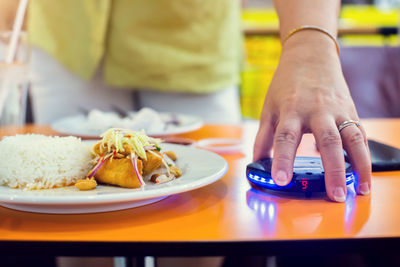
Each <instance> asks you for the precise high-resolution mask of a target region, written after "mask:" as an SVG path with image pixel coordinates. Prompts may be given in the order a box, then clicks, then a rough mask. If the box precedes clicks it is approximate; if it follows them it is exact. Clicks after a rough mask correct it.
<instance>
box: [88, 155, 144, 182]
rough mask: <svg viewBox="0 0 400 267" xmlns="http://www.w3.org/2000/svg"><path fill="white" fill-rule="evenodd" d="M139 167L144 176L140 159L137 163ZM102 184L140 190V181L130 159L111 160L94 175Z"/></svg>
mask: <svg viewBox="0 0 400 267" xmlns="http://www.w3.org/2000/svg"><path fill="white" fill-rule="evenodd" d="M136 162H137V167H138V170H139V173H140V175H142V169H143V163H142V161H141V160H140V159H138V160H137V161H136ZM94 177H95V178H96V180H97V181H98V182H100V183H105V184H112V185H117V186H120V187H125V188H139V187H140V181H139V178H138V177H137V176H136V173H135V170H134V169H133V166H132V162H131V160H130V159H128V158H123V159H118V158H114V159H112V160H111V159H109V160H107V161H106V162H105V163H104V164H103V166H101V168H100V169H99V170H98V171H97V172H96V174H95V175H94Z"/></svg>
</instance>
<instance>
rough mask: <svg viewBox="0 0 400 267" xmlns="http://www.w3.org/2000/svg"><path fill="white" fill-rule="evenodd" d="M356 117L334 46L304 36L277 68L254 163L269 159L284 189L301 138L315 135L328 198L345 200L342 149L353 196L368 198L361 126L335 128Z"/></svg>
mask: <svg viewBox="0 0 400 267" xmlns="http://www.w3.org/2000/svg"><path fill="white" fill-rule="evenodd" d="M347 120H356V121H357V120H358V115H357V112H356V109H355V106H354V104H353V101H352V99H351V96H350V93H349V90H348V88H347V85H346V82H345V80H344V77H343V74H342V71H341V66H340V62H339V58H338V56H337V54H336V50H335V46H334V43H333V42H332V40H330V39H329V38H326V36H324V35H323V34H321V33H318V32H311V31H304V32H299V33H297V34H296V35H293V36H292V37H291V38H289V39H288V40H287V42H286V43H285V45H284V47H283V50H282V55H281V59H280V62H279V66H278V68H277V70H276V72H275V75H274V77H273V79H272V82H271V85H270V87H269V90H268V93H267V96H266V99H265V103H264V107H263V110H262V115H261V121H260V127H259V130H258V133H257V137H256V141H255V144H254V160H255V161H256V160H258V159H261V158H264V157H271V149H272V147H273V148H274V161H273V165H272V177H273V179H274V181H275V183H276V184H278V185H286V184H288V183H289V182H290V181H291V179H292V175H293V161H294V158H295V156H296V150H297V147H298V145H299V143H300V141H301V137H302V134H303V133H310V132H311V133H313V134H314V137H315V139H316V142H317V145H318V148H319V150H320V152H321V158H322V163H323V166H324V169H325V185H326V192H327V194H328V197H329V198H330V199H331V200H333V201H337V202H343V201H345V199H346V180H345V164H344V155H343V148H344V149H345V150H346V152H347V153H348V155H349V158H350V161H351V164H352V166H353V170H354V172H355V173H356V175H357V176H358V185H357V192H358V193H359V194H362V195H367V194H369V192H370V185H371V160H370V156H369V150H368V143H367V139H366V134H365V131H364V129H363V128H362V126H361V127H360V128H357V127H356V126H355V125H350V126H348V127H346V128H344V129H343V130H342V131H341V132H340V133H339V131H338V126H339V125H340V124H341V123H342V122H344V121H347Z"/></svg>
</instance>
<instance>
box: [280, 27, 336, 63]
mask: <svg viewBox="0 0 400 267" xmlns="http://www.w3.org/2000/svg"><path fill="white" fill-rule="evenodd" d="M293 52H295V53H300V54H301V55H305V56H307V55H320V54H323V55H325V56H328V57H335V58H338V50H337V47H336V43H335V41H334V40H332V39H331V38H330V37H329V36H328V35H326V34H325V33H323V32H319V31H313V30H303V31H298V32H296V33H295V34H293V35H291V36H290V37H289V38H287V39H286V40H285V41H284V43H283V44H282V54H287V53H289V54H290V53H293Z"/></svg>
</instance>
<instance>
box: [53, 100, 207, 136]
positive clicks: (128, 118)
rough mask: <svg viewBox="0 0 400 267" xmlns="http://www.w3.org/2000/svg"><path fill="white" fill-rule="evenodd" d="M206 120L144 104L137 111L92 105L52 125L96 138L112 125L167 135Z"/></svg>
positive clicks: (197, 125)
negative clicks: (110, 109)
mask: <svg viewBox="0 0 400 267" xmlns="http://www.w3.org/2000/svg"><path fill="white" fill-rule="evenodd" d="M202 125H203V121H202V120H201V119H200V118H198V117H195V116H191V115H186V114H175V113H165V112H158V111H156V110H154V109H151V108H147V107H145V108H142V109H141V110H139V111H137V112H134V111H129V112H123V114H122V113H121V112H119V113H118V112H116V111H102V110H98V109H93V110H90V111H88V112H87V114H80V115H74V116H69V117H65V118H61V119H60V120H57V121H55V122H54V123H53V124H52V125H51V126H52V128H53V129H54V130H56V131H57V132H59V133H62V134H66V135H75V136H81V137H91V138H97V137H98V136H99V135H100V134H101V133H103V132H105V131H106V130H107V129H109V128H122V129H129V130H133V131H139V130H145V131H146V133H147V134H148V135H150V136H158V137H160V136H166V135H171V134H178V133H185V132H189V131H193V130H196V129H198V128H200V127H201V126H202Z"/></svg>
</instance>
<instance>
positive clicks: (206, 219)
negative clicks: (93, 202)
mask: <svg viewBox="0 0 400 267" xmlns="http://www.w3.org/2000/svg"><path fill="white" fill-rule="evenodd" d="M364 125H365V127H366V129H367V131H368V133H369V137H371V138H373V139H376V140H378V141H383V142H385V143H388V144H391V145H394V146H397V147H400V138H399V137H400V134H399V133H400V120H394V119H393V120H389V119H388V120H367V121H365V122H364ZM256 130H257V125H256V123H252V122H247V123H244V124H243V125H238V126H222V125H219V126H217V125H206V126H205V127H203V128H202V129H200V130H198V131H195V132H192V133H188V134H184V135H181V136H182V137H188V138H192V139H201V138H206V137H227V138H238V139H239V138H240V139H242V140H243V145H244V149H243V153H238V154H231V155H225V156H224V157H225V158H226V160H227V161H228V162H229V171H228V173H227V174H226V175H225V176H224V177H223V178H222V179H221V180H219V181H218V182H216V183H214V184H212V185H209V186H206V187H204V188H201V189H198V190H194V191H191V192H186V193H182V194H179V195H174V196H170V197H168V198H167V199H165V200H162V201H161V202H158V203H155V204H151V205H148V206H143V207H140V208H134V209H129V210H124V211H116V212H109V213H98V214H87V215H46V214H35V213H28V212H20V211H14V210H10V209H6V208H0V254H6V253H11V254H18V253H21V251H24V253H25V252H26V253H29V254H35V253H43V251H46V253H48V254H53V255H103V256H105V255H155V256H162V255H171V256H172V255H223V254H225V255H226V254H232V253H241V254H275V253H282V252H283V251H288V249H290V250H291V251H293V250H296V251H297V252H308V251H309V250H310V249H312V250H313V251H314V252H318V251H321V252H322V251H324V250H326V249H329V248H335V251H336V252H340V251H342V252H344V251H345V252H351V251H353V252H356V251H361V250H365V249H385V250H392V251H393V250H394V249H395V248H398V247H399V244H400V213H399V210H400V172H387V173H374V174H373V180H372V194H371V195H370V196H354V195H353V194H350V195H349V197H348V199H347V201H346V203H333V202H330V201H328V200H327V199H325V198H324V199H321V198H319V199H318V198H317V199H300V198H293V197H292V198H284V197H279V196H273V195H268V194H265V193H259V192H257V191H254V190H251V188H250V186H249V184H248V183H247V181H246V178H245V167H246V164H248V163H249V162H250V161H251V151H252V144H253V140H254V136H255V133H256ZM17 132H19V133H28V132H36V133H44V134H55V132H53V131H52V130H51V129H50V128H49V127H46V126H27V127H25V128H7V129H5V128H3V129H0V136H3V135H9V134H15V133H17ZM299 154H300V155H316V154H317V153H316V151H315V149H314V141H313V139H312V137H311V136H310V135H307V136H305V137H304V138H303V142H302V144H301V146H300V149H299Z"/></svg>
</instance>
